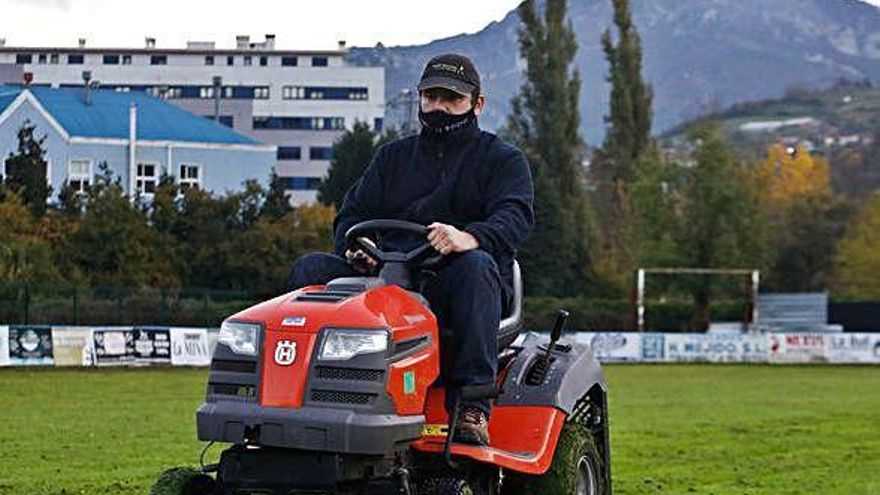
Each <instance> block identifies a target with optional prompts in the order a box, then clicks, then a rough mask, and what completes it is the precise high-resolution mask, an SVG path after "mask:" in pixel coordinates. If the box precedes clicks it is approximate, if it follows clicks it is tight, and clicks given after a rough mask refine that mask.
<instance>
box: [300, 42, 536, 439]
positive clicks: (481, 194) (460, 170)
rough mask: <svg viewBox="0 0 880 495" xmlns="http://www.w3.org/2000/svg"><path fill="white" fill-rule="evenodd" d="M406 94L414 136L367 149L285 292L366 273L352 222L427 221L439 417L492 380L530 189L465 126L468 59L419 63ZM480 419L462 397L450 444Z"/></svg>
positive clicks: (485, 136) (476, 91)
mask: <svg viewBox="0 0 880 495" xmlns="http://www.w3.org/2000/svg"><path fill="white" fill-rule="evenodd" d="M418 90H419V97H420V109H419V120H420V121H421V124H422V131H421V133H420V134H419V135H417V136H410V137H406V138H403V139H400V140H398V141H395V142H393V143H390V144H388V145H386V146H384V147H382V148H381V149H379V151H378V152H377V153H376V156H375V157H374V158H373V162H372V163H371V164H370V165H369V167H367V169H366V170H365V171H364V175H363V176H362V177H361V178H360V179H359V180H358V182H357V183H355V184H354V186H352V188H351V189H350V190H349V191H348V193H347V194H346V196H345V200H344V202H343V205H342V208H341V209H340V211H339V214H338V215H337V216H336V219H335V221H334V225H333V227H334V232H335V248H336V253H337V256H334V255H328V254H320V253H318V254H311V255H307V256H305V257H303V258H300V259H299V260H297V262H296V263H295V264H294V266H293V270H292V271H291V275H290V286H291V288H298V287H302V286H305V285H310V284H323V283H326V282H328V281H329V280H332V279H334V278H337V277H345V276H352V275H355V274H357V273H358V272H360V273H365V272H367V271H369V270H371V269H372V268H373V267H375V261H373V260H366V263H364V262H363V261H364V259H363V253H362V252H360V251H358V252H354V253H353V252H351V251H349V250H347V249H346V246H345V232H346V231H347V230H348V229H349V228H350V227H351V226H353V225H355V224H356V223H358V222H361V221H364V220H369V219H376V218H392V219H400V220H408V221H411V222H416V223H420V224H423V225H427V226H428V229H429V233H428V235H427V240H428V241H429V242H430V243H431V245H432V246H433V247H434V249H435V250H437V251H438V252H440V253H441V254H444V255H446V260H445V261H446V263H444V265H443V268H442V269H440V270H439V272H438V273H437V275H436V277H434V278H433V279H432V280H431V281H430V283H428V285H427V288H426V291H425V292H426V294H425V296H426V297H427V298H428V300H429V301H430V303H431V309H432V310H433V311H434V313H435V314H436V315H437V318H438V320H439V322H440V326H441V329H443V335H442V339H441V346H442V347H443V348H444V359H443V360H442V362H441V370H442V371H441V373H442V377H443V381H444V383H445V385H446V387H447V404H446V405H447V409H448V410H449V409H451V407H450V406H451V404H452V403H453V402H454V397H455V396H456V393H457V392H456V391H457V390H459V389H460V387H462V386H467V385H485V384H491V383H494V381H495V375H496V371H497V365H498V363H497V361H498V349H497V334H498V325H499V322H500V320H501V315H502V310H503V308H505V307H507V306H508V305H509V304H510V302H511V300H512V293H513V289H512V263H513V257H514V255H515V253H516V249H517V247H518V246H519V245H520V244H521V243H522V242H523V240H524V239H525V237H526V235H527V234H528V232H529V231H530V230H531V227H532V225H533V223H534V213H533V210H532V201H533V196H534V193H533V188H532V178H531V173H530V171H529V164H528V162H527V161H526V159H525V156H524V155H523V154H522V152H520V151H519V150H518V149H516V148H514V147H512V146H510V145H508V144H506V143H504V142H502V141H501V140H500V139H498V138H497V137H496V136H495V135H493V134H491V133H488V132H485V131H481V130H480V128H479V127H478V125H477V118H478V117H479V115H480V114H481V113H482V111H483V109H484V108H485V105H486V97H485V95H483V93H482V92H481V91H480V76H479V74H478V73H477V70H476V68H475V67H474V65H473V63H471V61H470V60H468V59H467V58H466V57H464V56H461V55H456V54H447V55H440V56H438V57H435V58H433V59H431V61H429V62H428V64H427V66H426V67H425V70H424V72H423V73H422V77H421V80H420V81H419V84H418ZM421 241H424V239H421ZM383 247H384V248H385V249H386V250H387V249H388V246H387V245H386V246H383ZM408 247H412V246H408ZM398 249H399V250H404V249H406V247H403V246H398ZM343 256H344V257H343ZM446 356H449V358H448V359H447V358H446ZM490 412H491V406H490V403H489V401H488V400H478V401H467V402H462V412H461V416H460V419H459V423H458V427H457V428H456V431H455V432H453V439H454V440H455V441H457V442H463V443H471V444H478V445H487V444H488V442H489V434H488V418H489V414H490Z"/></svg>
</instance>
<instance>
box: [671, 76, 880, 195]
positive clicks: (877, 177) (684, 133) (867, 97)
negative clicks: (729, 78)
mask: <svg viewBox="0 0 880 495" xmlns="http://www.w3.org/2000/svg"><path fill="white" fill-rule="evenodd" d="M709 121H712V122H716V123H718V124H719V125H720V126H721V129H722V131H723V133H724V134H725V136H726V137H727V138H728V139H729V140H730V142H731V144H732V145H733V146H734V147H735V148H736V149H737V150H738V151H739V152H741V153H744V154H746V155H752V156H758V157H760V156H762V155H763V154H764V153H765V152H766V148H767V146H768V145H770V144H773V143H781V144H784V145H786V146H790V147H792V148H797V147H804V148H806V149H808V150H809V151H810V152H811V153H813V154H817V155H822V156H825V157H826V158H828V160H829V163H830V164H831V170H832V175H833V177H834V182H835V185H836V186H837V189H838V190H840V191H842V192H844V193H847V194H851V195H863V194H867V193H871V192H873V191H875V190H877V189H878V187H880V142H878V137H880V88H878V87H874V86H872V85H869V84H865V83H863V84H855V83H838V84H836V85H834V86H832V87H830V88H828V89H825V90H805V89H801V90H792V91H790V92H789V93H788V94H787V95H786V96H785V97H783V98H780V99H775V100H764V101H757V102H748V103H741V104H737V105H734V106H732V107H731V108H729V109H726V110H723V111H720V112H716V113H713V114H710V115H707V116H704V117H700V118H698V119H695V120H692V121H689V122H686V123H683V124H681V125H679V126H677V127H676V128H674V129H672V130H670V131H669V132H667V133H666V134H664V135H663V136H661V138H660V142H661V144H662V145H663V146H664V147H665V148H667V149H670V150H673V151H675V150H679V151H681V150H685V149H686V148H688V147H689V146H690V144H689V139H688V132H689V131H690V130H691V129H693V128H695V127H697V126H699V125H701V124H704V123H706V122H709Z"/></svg>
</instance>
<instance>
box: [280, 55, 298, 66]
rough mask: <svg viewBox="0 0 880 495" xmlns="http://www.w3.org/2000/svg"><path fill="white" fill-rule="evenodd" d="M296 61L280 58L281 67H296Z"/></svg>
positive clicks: (292, 58)
mask: <svg viewBox="0 0 880 495" xmlns="http://www.w3.org/2000/svg"><path fill="white" fill-rule="evenodd" d="M296 65H297V60H296V57H281V66H282V67H296Z"/></svg>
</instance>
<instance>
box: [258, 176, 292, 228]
mask: <svg viewBox="0 0 880 495" xmlns="http://www.w3.org/2000/svg"><path fill="white" fill-rule="evenodd" d="M285 190H286V187H285V186H284V181H283V180H281V177H278V174H276V173H275V169H274V168H273V169H272V173H271V175H270V176H269V191H268V192H267V193H266V200H265V201H264V202H263V207H262V209H261V210H260V216H261V217H265V218H269V219H272V220H278V219H280V218H282V217H283V216H284V215H287V214H288V213H290V212H291V211H292V210H293V208H292V207H291V206H290V199H289V198H288V197H287V195H286V194H285Z"/></svg>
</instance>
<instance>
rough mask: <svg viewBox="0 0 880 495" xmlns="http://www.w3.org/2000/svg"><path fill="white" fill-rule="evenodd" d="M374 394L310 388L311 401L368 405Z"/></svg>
mask: <svg viewBox="0 0 880 495" xmlns="http://www.w3.org/2000/svg"><path fill="white" fill-rule="evenodd" d="M374 397H376V395H375V394H364V393H358V392H342V391H338V390H312V401H313V402H331V403H334V404H357V405H362V406H365V405H368V404H370V403H372V402H373V398H374Z"/></svg>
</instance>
